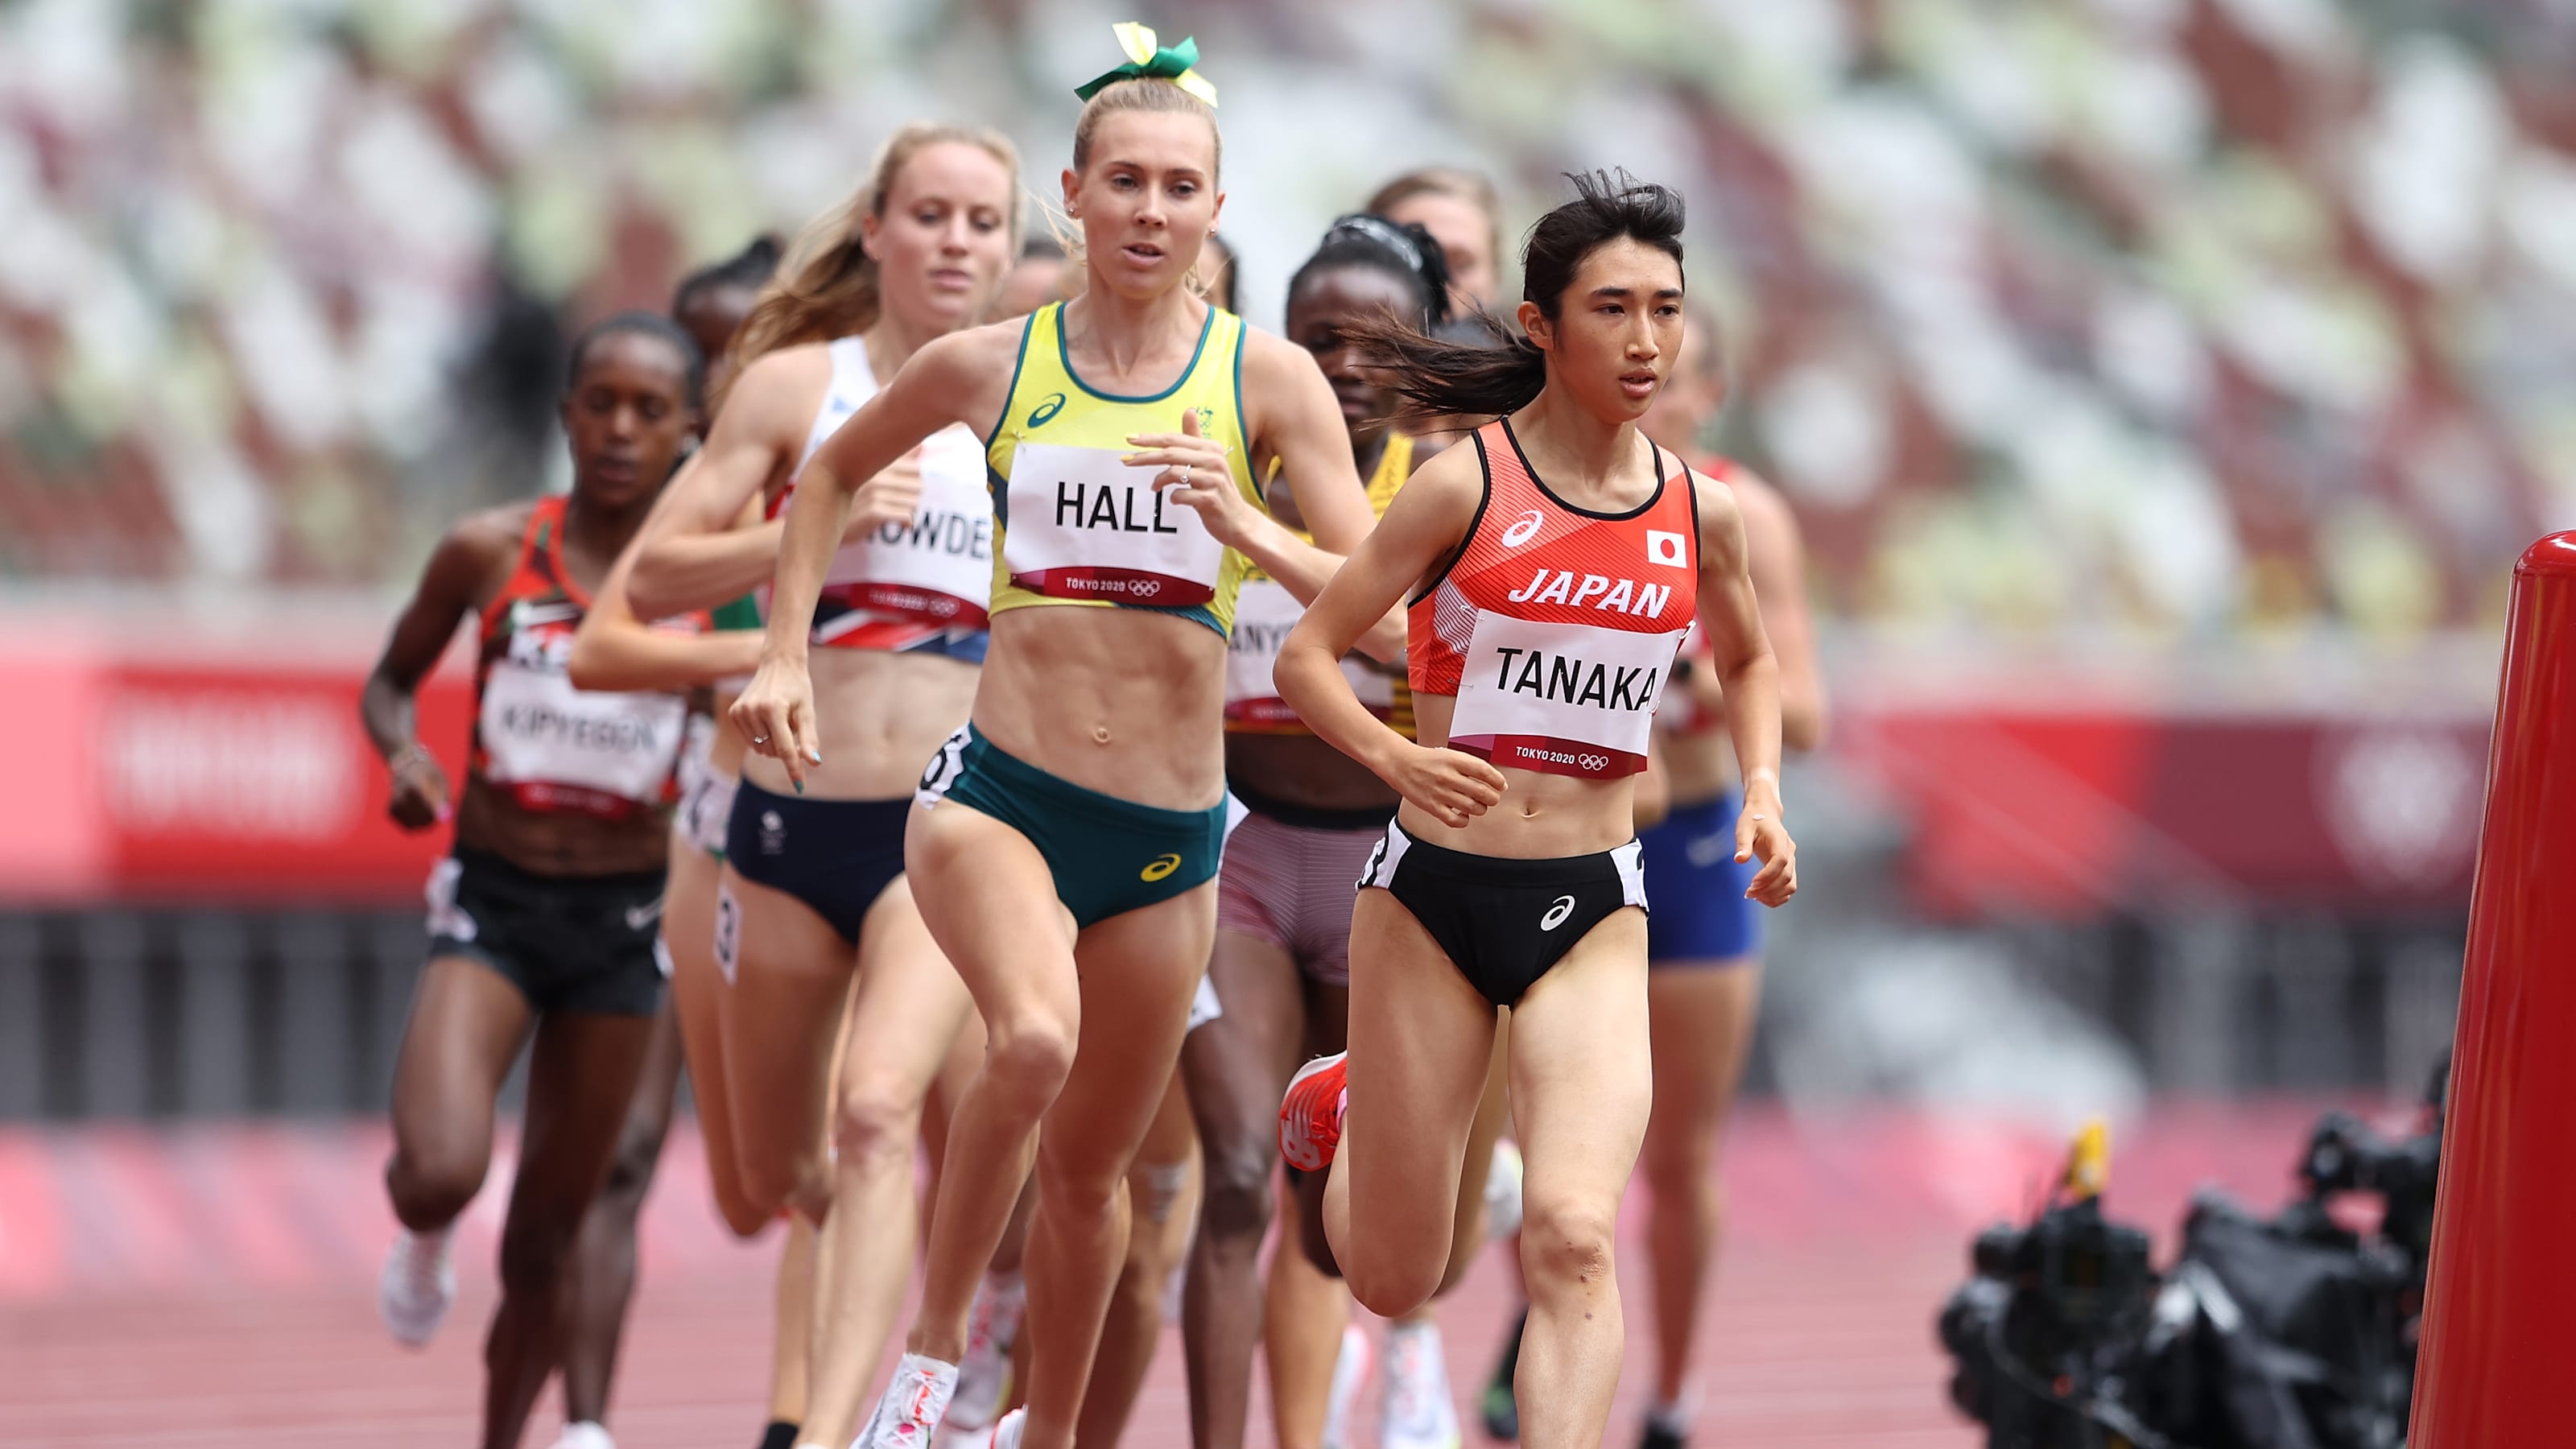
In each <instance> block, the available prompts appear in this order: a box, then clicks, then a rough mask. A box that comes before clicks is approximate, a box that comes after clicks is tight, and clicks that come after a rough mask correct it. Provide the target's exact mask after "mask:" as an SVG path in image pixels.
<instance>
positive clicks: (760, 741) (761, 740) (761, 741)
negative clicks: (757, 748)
mask: <svg viewBox="0 0 2576 1449" xmlns="http://www.w3.org/2000/svg"><path fill="white" fill-rule="evenodd" d="M751 742H752V743H753V744H755V745H765V744H768V743H769V736H767V735H753V736H752V737H751Z"/></svg>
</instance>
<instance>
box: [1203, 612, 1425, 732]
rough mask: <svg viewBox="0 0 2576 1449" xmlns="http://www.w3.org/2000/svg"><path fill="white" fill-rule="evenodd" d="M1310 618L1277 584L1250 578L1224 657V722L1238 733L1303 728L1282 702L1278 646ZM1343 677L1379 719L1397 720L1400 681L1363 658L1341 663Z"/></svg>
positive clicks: (1286, 702)
mask: <svg viewBox="0 0 2576 1449" xmlns="http://www.w3.org/2000/svg"><path fill="white" fill-rule="evenodd" d="M1305 616H1306V609H1305V606H1304V605H1302V604H1300V603H1298V602H1297V596H1296V595H1295V594H1292V593H1290V592H1288V586H1287V585H1285V584H1282V583H1280V582H1279V581H1278V580H1276V579H1246V580H1244V581H1243V589H1242V592H1240V593H1238V594H1236V595H1235V600H1234V635H1233V638H1232V639H1231V640H1229V641H1228V644H1227V653H1226V656H1225V718H1226V722H1227V723H1228V724H1231V725H1233V726H1234V727H1235V728H1237V729H1239V730H1262V729H1281V730H1291V729H1304V728H1305V723H1304V722H1303V721H1302V720H1300V719H1299V718H1298V717H1297V712H1296V711H1295V710H1293V709H1291V708H1289V707H1288V701H1286V700H1284V699H1281V698H1280V697H1279V686H1278V685H1277V684H1275V683H1273V682H1272V678H1271V676H1272V673H1273V671H1274V670H1276V669H1277V667H1278V664H1279V646H1280V645H1282V644H1284V643H1286V642H1287V639H1288V631H1289V630H1291V629H1294V628H1296V627H1297V621H1298V620H1299V619H1302V618H1304V617H1305ZM1342 677H1343V678H1345V679H1348V680H1349V681H1350V682H1351V692H1352V693H1353V694H1356V695H1358V696H1359V699H1360V703H1362V704H1364V705H1367V706H1368V708H1369V712H1370V713H1372V714H1374V715H1376V716H1377V717H1378V718H1379V719H1393V718H1394V717H1395V680H1394V678H1393V677H1392V676H1390V675H1387V674H1383V673H1381V672H1379V671H1378V669H1377V668H1376V667H1375V666H1374V665H1373V664H1371V663H1370V662H1369V661H1368V660H1366V659H1364V658H1360V657H1358V656H1350V657H1346V658H1344V659H1343V660H1342Z"/></svg>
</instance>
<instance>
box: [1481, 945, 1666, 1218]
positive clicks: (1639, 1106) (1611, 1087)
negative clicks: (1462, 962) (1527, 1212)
mask: <svg viewBox="0 0 2576 1449" xmlns="http://www.w3.org/2000/svg"><path fill="white" fill-rule="evenodd" d="M1511 1040H1512V1044H1511V1116H1512V1123H1513V1126H1514V1128H1515V1129H1516V1130H1517V1132H1518V1133H1519V1138H1520V1145H1521V1155H1522V1159H1523V1164H1524V1166H1523V1171H1524V1174H1525V1175H1524V1177H1523V1179H1522V1181H1523V1193H1524V1195H1525V1197H1526V1199H1527V1200H1528V1201H1529V1202H1530V1203H1531V1204H1533V1205H1534V1206H1535V1205H1538V1204H1542V1203H1550V1202H1557V1201H1563V1200H1566V1199H1569V1198H1570V1199H1574V1200H1590V1201H1593V1202H1595V1203H1598V1202H1599V1201H1601V1200H1602V1199H1603V1198H1604V1196H1605V1195H1606V1197H1607V1199H1608V1200H1609V1201H1611V1202H1613V1203H1615V1202H1616V1200H1617V1197H1618V1194H1619V1193H1620V1192H1621V1191H1622V1190H1623V1189H1624V1188H1625V1186H1626V1184H1627V1181H1628V1173H1629V1171H1630V1169H1632V1168H1634V1167H1635V1166H1636V1162H1637V1148H1638V1145H1639V1143H1640V1141H1641V1140H1642V1139H1643V1138H1644V1136H1645V1131H1646V1113H1647V1109H1648V1107H1649V1105H1650V1104H1651V1103H1652V1101H1653V1099H1654V1067H1653V1062H1652V1060H1651V1051H1652V1046H1651V1042H1650V1037H1649V1034H1648V1029H1647V1010H1646V922H1645V917H1644V915H1643V914H1642V913H1641V912H1638V911H1635V910H1621V911H1617V912H1615V913H1613V914H1612V915H1611V916H1610V917H1609V918H1608V919H1607V920H1604V921H1603V922H1601V924H1599V925H1597V926H1595V927H1593V928H1592V930H1591V932H1590V934H1588V935H1586V936H1585V937H1584V938H1583V939H1582V940H1581V941H1579V942H1577V943H1576V944H1575V946H1574V949H1572V950H1571V951H1568V952H1566V954H1565V959H1564V960H1562V961H1559V962H1558V963H1557V965H1556V968H1555V969H1554V970H1552V971H1550V972H1548V973H1547V974H1546V975H1545V976H1542V977H1540V978H1539V980H1538V982H1537V984H1536V985H1533V986H1532V987H1530V989H1529V992H1528V994H1527V995H1524V996H1523V997H1522V998H1521V1001H1520V1005H1518V1006H1517V1007H1515V1008H1513V1010H1512V1039H1511Z"/></svg>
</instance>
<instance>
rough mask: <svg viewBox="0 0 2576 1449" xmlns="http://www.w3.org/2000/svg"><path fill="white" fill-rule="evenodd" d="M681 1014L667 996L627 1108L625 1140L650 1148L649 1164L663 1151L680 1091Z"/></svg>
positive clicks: (648, 1038)
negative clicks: (663, 1140)
mask: <svg viewBox="0 0 2576 1449" xmlns="http://www.w3.org/2000/svg"><path fill="white" fill-rule="evenodd" d="M680 1062H681V1053H680V1013H679V1008H677V1007H676V1006H674V1005H672V1003H671V998H670V995H669V994H668V993H665V994H664V995H663V997H662V1006H661V1009H660V1010H658V1011H656V1012H654V1013H653V1027H652V1030H651V1031H650V1032H649V1033H648V1034H647V1035H646V1037H645V1040H644V1062H643V1065H642V1066H641V1067H640V1068H639V1069H638V1070H637V1072H636V1074H635V1095H634V1099H633V1100H632V1101H631V1102H629V1103H628V1104H627V1107H626V1127H625V1138H626V1140H627V1141H629V1142H633V1143H635V1144H636V1145H637V1147H638V1149H639V1150H642V1149H644V1148H646V1147H648V1146H649V1148H650V1151H649V1153H648V1154H647V1157H646V1160H647V1161H648V1162H650V1161H652V1160H654V1159H657V1158H659V1157H660V1155H661V1151H662V1139H663V1137H664V1136H665V1135H667V1134H668V1133H669V1132H670V1130H671V1107H672V1104H673V1103H674V1102H675V1101H676V1100H677V1098H678V1096H679V1090H680Z"/></svg>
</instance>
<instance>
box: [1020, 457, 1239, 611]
mask: <svg viewBox="0 0 2576 1449" xmlns="http://www.w3.org/2000/svg"><path fill="white" fill-rule="evenodd" d="M1119 458H1120V454H1118V453H1117V452H1116V451H1114V450H1112V449H1108V448H1068V447H1061V446H1057V445H1054V444H1049V443H1022V444H1020V446H1019V448H1018V450H1017V451H1015V452H1014V453H1013V454H1012V455H1011V492H1010V500H1011V512H1010V517H1011V527H1010V532H1009V534H1008V535H1007V536H1005V537H1004V539H1003V540H1002V562H1003V564H1004V565H1005V566H1006V567H1007V568H1008V569H1009V570H1010V576H1011V582H1012V583H1013V584H1016V585H1018V586H1019V587H1021V588H1024V589H1028V590H1030V591H1032V592H1034V593H1040V594H1044V595H1046V596H1047V597H1048V598H1052V599H1102V600H1107V601H1110V602H1113V603H1121V604H1145V605H1150V606H1152V607H1155V608H1186V607H1188V606H1190V605H1192V604H1204V603H1207V602H1208V601H1209V600H1211V599H1214V598H1215V597H1216V586H1217V582H1218V579H1219V577H1220V575H1221V573H1222V572H1223V570H1224V567H1225V546H1224V545H1223V544H1220V543H1218V542H1217V541H1216V538H1215V536H1214V535H1213V534H1210V533H1209V532H1208V531H1207V527H1206V525H1204V524H1202V523H1200V522H1199V516H1198V513H1197V511H1196V510H1194V509H1192V508H1190V507H1189V506H1187V505H1186V504H1182V503H1178V502H1174V501H1172V500H1170V499H1169V498H1167V497H1166V496H1165V493H1164V492H1163V491H1161V490H1157V489H1156V488H1154V487H1153V486H1152V485H1153V480H1154V479H1155V477H1156V476H1157V475H1158V474H1159V473H1160V472H1161V470H1160V469H1158V468H1130V467H1128V466H1127V465H1126V464H1125V463H1123V462H1120V461H1119ZM1228 486H1229V487H1230V486H1232V484H1231V482H1229V484H1228Z"/></svg>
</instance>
